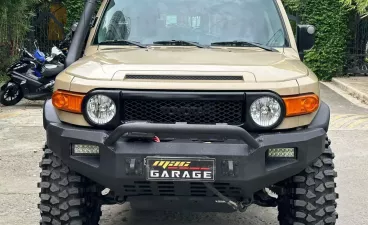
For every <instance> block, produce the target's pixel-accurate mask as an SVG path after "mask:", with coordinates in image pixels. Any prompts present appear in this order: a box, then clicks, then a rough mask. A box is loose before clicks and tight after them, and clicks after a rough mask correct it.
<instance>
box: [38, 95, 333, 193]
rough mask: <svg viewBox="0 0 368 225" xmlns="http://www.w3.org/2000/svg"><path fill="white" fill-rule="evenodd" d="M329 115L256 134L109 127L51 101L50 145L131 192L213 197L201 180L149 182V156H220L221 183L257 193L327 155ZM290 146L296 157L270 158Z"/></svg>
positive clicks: (104, 181)
mask: <svg viewBox="0 0 368 225" xmlns="http://www.w3.org/2000/svg"><path fill="white" fill-rule="evenodd" d="M329 118H330V112H329V108H328V106H327V105H326V104H324V103H322V105H321V107H320V109H319V112H318V113H317V116H316V118H315V119H314V121H313V122H312V124H311V125H310V126H309V127H307V128H304V129H301V130H298V131H295V130H294V131H282V132H278V133H272V134H271V133H270V134H262V135H254V134H253V135H250V134H249V133H248V132H246V131H245V130H244V129H242V128H239V127H236V126H228V125H209V126H197V125H187V124H177V125H158V124H126V125H122V126H120V127H118V128H117V129H116V130H115V131H113V132H108V131H104V130H97V129H90V128H81V127H76V126H71V125H68V124H65V123H62V122H60V121H59V120H58V118H57V116H56V114H55V110H54V108H53V106H52V105H51V103H50V102H46V103H45V108H44V126H45V129H46V130H47V145H48V147H49V148H50V149H51V150H52V151H53V152H54V153H55V154H56V155H58V156H59V157H60V158H61V159H62V160H63V162H64V163H66V164H67V165H68V166H69V167H70V168H71V169H73V170H74V171H76V172H78V173H80V174H82V175H84V176H86V177H88V178H90V179H92V180H93V181H95V182H97V183H99V184H101V185H103V186H105V187H108V188H110V189H111V190H114V191H115V193H117V194H118V195H120V196H125V197H129V196H141V195H144V196H147V195H150V196H153V197H159V196H173V195H174V196H208V197H212V196H213V195H211V193H208V192H206V191H204V190H203V188H202V187H200V188H199V186H198V185H200V184H198V183H191V182H148V181H146V174H145V173H146V172H145V165H144V159H145V158H146V157H147V156H163V157H210V158H215V159H216V182H215V184H214V185H215V187H218V188H219V189H220V190H221V189H222V191H223V193H224V194H227V195H229V196H233V197H235V198H237V197H241V196H243V197H249V196H252V195H253V193H254V192H256V191H258V190H260V189H262V188H264V187H268V186H270V185H272V184H275V183H277V182H279V181H282V180H284V179H286V178H289V177H291V176H293V175H296V174H297V173H299V172H301V171H302V170H303V169H304V168H306V167H307V166H308V165H309V164H311V163H312V162H313V161H314V160H315V159H316V158H317V157H318V156H319V155H321V153H322V151H323V149H324V145H325V138H326V132H327V128H328V123H329ZM127 132H147V133H154V134H159V135H161V133H162V135H167V133H170V135H172V136H175V137H177V139H175V140H173V141H170V142H160V143H155V142H141V141H136V142H131V141H127V140H126V139H124V138H121V136H122V135H123V134H126V133H127ZM188 134H189V135H190V134H195V135H197V134H198V135H205V134H211V135H215V134H216V135H219V136H221V137H226V139H227V140H228V141H223V142H212V143H202V142H201V143H200V142H196V141H193V140H189V139H188V138H186V137H185V136H186V135H188ZM72 144H92V145H98V146H99V148H100V155H99V156H98V157H96V156H73V155H72V154H71V145H72ZM288 147H289V148H296V149H297V158H296V159H277V160H268V159H267V158H266V152H267V150H268V149H270V148H288ZM229 161H232V164H233V166H230V165H229ZM231 170H233V171H231Z"/></svg>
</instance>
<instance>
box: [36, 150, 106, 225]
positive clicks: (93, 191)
mask: <svg viewBox="0 0 368 225" xmlns="http://www.w3.org/2000/svg"><path fill="white" fill-rule="evenodd" d="M40 167H41V169H42V172H41V174H40V175H41V182H40V183H38V187H39V188H41V192H40V198H41V203H40V204H39V206H38V207H39V209H40V212H41V222H40V224H41V225H49V224H52V225H97V224H98V222H99V220H100V216H101V205H100V203H99V201H98V193H100V192H98V188H97V187H96V185H94V184H93V183H92V182H91V181H90V180H88V179H87V178H85V177H83V176H81V175H79V174H77V173H75V172H73V171H71V170H70V169H69V168H68V167H67V166H66V165H65V164H63V162H62V161H61V160H60V158H59V157H57V156H56V155H55V154H54V153H53V152H52V151H51V150H50V149H48V148H47V147H45V148H44V155H43V158H42V161H41V163H40Z"/></svg>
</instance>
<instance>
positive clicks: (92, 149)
mask: <svg viewBox="0 0 368 225" xmlns="http://www.w3.org/2000/svg"><path fill="white" fill-rule="evenodd" d="M72 149H73V154H78V155H98V154H100V148H99V147H98V146H96V145H82V144H74V145H73V146H72Z"/></svg>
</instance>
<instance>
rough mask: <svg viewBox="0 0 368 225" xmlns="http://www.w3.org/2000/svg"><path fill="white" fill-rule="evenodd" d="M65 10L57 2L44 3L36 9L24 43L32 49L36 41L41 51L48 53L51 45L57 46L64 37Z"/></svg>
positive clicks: (55, 0) (54, 0) (56, 0)
mask: <svg viewBox="0 0 368 225" xmlns="http://www.w3.org/2000/svg"><path fill="white" fill-rule="evenodd" d="M66 16H67V14H66V9H65V7H64V6H63V5H62V4H61V2H60V1H58V0H53V1H51V2H44V3H42V5H40V6H39V7H37V11H36V12H35V17H33V19H32V21H31V31H30V32H29V33H28V35H27V39H26V42H25V43H24V44H25V46H26V47H27V48H30V49H33V48H34V46H33V42H34V40H37V42H38V44H39V46H40V48H41V50H42V51H45V52H49V51H50V49H51V48H52V46H53V45H57V44H58V43H59V42H60V41H61V40H62V39H63V38H64V37H65V29H64V27H65V24H66Z"/></svg>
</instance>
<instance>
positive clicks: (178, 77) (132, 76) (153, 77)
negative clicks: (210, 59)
mask: <svg viewBox="0 0 368 225" xmlns="http://www.w3.org/2000/svg"><path fill="white" fill-rule="evenodd" d="M125 79H132V80H215V81H218V80H234V81H242V80H244V79H243V76H198V75H190V76H189V75H183V76H181V75H141V74H127V75H126V76H125Z"/></svg>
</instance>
